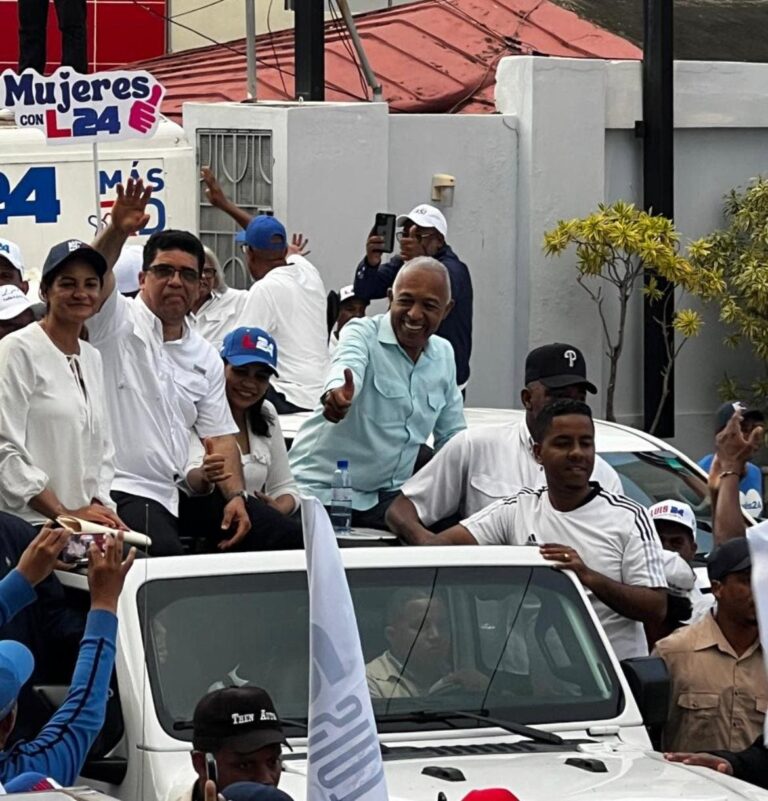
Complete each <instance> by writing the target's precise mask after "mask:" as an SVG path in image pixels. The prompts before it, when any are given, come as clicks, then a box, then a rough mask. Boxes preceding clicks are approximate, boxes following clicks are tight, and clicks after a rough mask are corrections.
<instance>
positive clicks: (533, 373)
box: [525, 342, 597, 393]
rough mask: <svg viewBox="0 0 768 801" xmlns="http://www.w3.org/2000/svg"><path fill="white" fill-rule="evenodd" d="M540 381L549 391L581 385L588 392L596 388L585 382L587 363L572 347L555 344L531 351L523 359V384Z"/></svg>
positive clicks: (576, 349)
mask: <svg viewBox="0 0 768 801" xmlns="http://www.w3.org/2000/svg"><path fill="white" fill-rule="evenodd" d="M532 381H540V382H541V383H542V384H544V386H545V387H548V388H549V389H560V388H561V387H571V386H573V385H574V384H583V385H584V386H585V387H586V389H587V391H588V392H592V393H595V392H597V388H596V387H595V385H594V384H592V383H591V382H589V381H587V363H586V362H585V361H584V356H583V354H582V352H581V351H580V350H579V349H578V348H575V347H574V346H573V345H566V344H564V343H562V342H555V343H554V344H553V345H542V347H540V348H535V349H534V350H532V351H531V352H530V353H529V354H528V356H526V358H525V383H526V384H530V383H531V382H532Z"/></svg>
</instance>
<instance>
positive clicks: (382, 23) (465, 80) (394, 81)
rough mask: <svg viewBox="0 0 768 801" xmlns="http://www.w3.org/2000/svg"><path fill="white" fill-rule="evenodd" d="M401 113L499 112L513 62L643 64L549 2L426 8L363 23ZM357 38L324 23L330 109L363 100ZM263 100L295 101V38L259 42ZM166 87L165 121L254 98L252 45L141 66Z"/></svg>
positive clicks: (389, 96) (428, 1) (487, 1)
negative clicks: (504, 71) (188, 109)
mask: <svg viewBox="0 0 768 801" xmlns="http://www.w3.org/2000/svg"><path fill="white" fill-rule="evenodd" d="M355 19H356V22H357V26H358V30H359V33H360V37H361V39H362V40H363V44H364V46H365V50H366V53H367V55H368V59H369V61H370V63H371V66H372V68H373V70H374V72H375V73H376V75H377V77H378V78H379V80H380V81H381V83H382V86H383V89H384V99H385V100H387V101H388V102H389V105H390V108H391V109H392V110H393V111H400V112H421V113H452V112H464V113H477V112H492V111H494V102H493V87H494V83H495V78H496V65H497V64H498V62H499V60H500V59H501V58H502V57H504V56H509V55H520V54H522V55H531V54H533V55H546V56H565V57H571V58H607V59H639V58H641V57H642V53H641V51H640V50H639V49H638V48H637V47H635V45H633V44H631V43H630V42H628V41H626V40H625V39H622V38H621V37H619V36H616V35H615V34H612V33H609V32H608V31H606V30H603V29H602V28H599V27H597V26H596V25H594V24H592V23H591V22H587V21H586V20H583V19H580V18H579V17H578V16H576V15H575V14H573V13H572V12H570V11H566V10H565V9H563V8H560V7H559V6H557V5H555V4H554V3H552V2H549V0H422V2H417V3H411V4H409V5H404V6H397V7H395V8H391V9H386V10H383V11H374V12H370V13H368V14H362V15H360V16H358V17H356V18H355ZM352 52H353V51H352V49H351V43H350V41H349V37H348V36H347V35H346V32H344V35H341V34H340V32H339V28H338V27H336V26H334V24H333V22H328V23H327V24H326V51H325V70H326V100H335V101H350V100H364V99H367V98H369V97H370V92H369V91H368V90H367V88H366V87H365V86H364V83H363V80H362V78H361V75H360V72H359V71H358V68H357V65H356V61H354V59H353V56H352ZM256 55H257V59H258V64H257V79H258V93H257V94H258V98H259V99H260V100H291V99H293V75H294V59H293V31H292V30H288V31H280V32H277V33H273V34H266V35H263V36H259V37H257V40H256ZM135 66H141V67H142V68H144V69H148V70H150V71H151V72H152V73H153V74H154V75H155V76H156V77H157V78H158V79H159V80H160V81H161V82H162V83H163V84H164V85H165V87H166V95H165V100H164V103H163V112H164V113H165V114H166V115H168V116H169V117H171V118H175V119H177V120H178V119H180V117H181V104H182V103H184V102H186V101H200V102H216V101H226V100H234V101H240V100H243V99H245V96H246V60H245V39H238V40H235V41H233V42H228V43H226V44H220V45H212V46H210V47H202V48H197V49H195V50H187V51H184V52H182V53H175V54H172V55H168V56H162V57H160V58H156V59H151V60H149V61H143V62H140V64H137V65H135Z"/></svg>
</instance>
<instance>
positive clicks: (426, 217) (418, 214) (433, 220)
mask: <svg viewBox="0 0 768 801" xmlns="http://www.w3.org/2000/svg"><path fill="white" fill-rule="evenodd" d="M408 220H410V221H411V222H412V223H415V224H416V225H418V226H419V228H434V229H435V230H436V231H439V232H440V233H441V234H442V235H443V237H446V236H448V223H447V222H446V219H445V217H444V216H443V212H442V211H440V209H436V208H435V207H434V206H430V205H429V204H427V203H422V204H421V205H420V206H416V208H415V209H414V210H413V211H411V212H410V213H409V214H401V215H400V216H399V217H398V218H397V224H398V225H399V226H402V225H405V223H406V222H407V221H408Z"/></svg>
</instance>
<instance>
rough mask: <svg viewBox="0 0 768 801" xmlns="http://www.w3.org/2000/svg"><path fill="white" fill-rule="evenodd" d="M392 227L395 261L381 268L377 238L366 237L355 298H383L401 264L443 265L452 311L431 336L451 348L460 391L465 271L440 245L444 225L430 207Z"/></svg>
mask: <svg viewBox="0 0 768 801" xmlns="http://www.w3.org/2000/svg"><path fill="white" fill-rule="evenodd" d="M397 224H398V226H402V229H403V230H402V232H400V233H399V234H398V239H399V241H400V255H399V256H393V257H392V258H391V259H390V260H389V261H388V262H386V263H385V264H382V263H381V254H382V245H383V243H384V240H383V238H382V237H380V236H376V235H375V234H371V236H369V237H368V241H367V242H366V243H365V258H364V259H363V260H362V261H361V262H360V264H359V265H358V266H357V272H356V273H355V283H354V293H355V296H356V297H358V298H363V299H364V300H374V299H376V298H385V297H386V296H387V291H388V290H389V288H390V287H391V286H392V284H394V282H395V276H396V275H397V274H398V272H399V271H400V268H401V267H402V266H403V264H405V262H406V261H410V260H411V259H414V258H416V257H417V256H431V257H432V258H434V259H437V260H438V261H439V262H441V263H442V264H444V265H445V268H446V269H447V270H448V276H449V277H450V279H451V296H452V298H453V302H454V306H453V309H452V310H451V312H450V313H449V314H448V316H447V317H446V318H445V319H444V320H443V322H442V323H441V325H440V328H438V329H437V334H438V336H441V337H444V338H445V339H447V340H448V341H449V342H450V343H451V345H453V354H454V357H455V359H456V383H457V384H458V385H459V388H460V389H464V386H465V385H466V383H467V381H469V357H470V356H471V355H472V279H471V278H470V277H469V270H468V269H467V265H466V264H464V262H463V261H461V260H460V259H459V257H458V256H457V255H456V254H455V253H454V252H453V250H452V249H451V247H450V245H447V244H446V242H445V238H446V236H448V223H447V222H446V220H445V217H444V216H443V213H442V212H441V211H440V210H439V209H436V208H435V207H434V206H429V205H427V204H426V203H422V204H421V205H420V206H416V208H415V209H414V210H413V211H411V212H410V213H409V214H403V215H401V216H400V217H398V218H397Z"/></svg>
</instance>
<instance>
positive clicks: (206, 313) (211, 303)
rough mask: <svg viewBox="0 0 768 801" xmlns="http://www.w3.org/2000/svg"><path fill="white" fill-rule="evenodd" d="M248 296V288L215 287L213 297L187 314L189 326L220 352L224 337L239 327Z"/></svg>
mask: <svg viewBox="0 0 768 801" xmlns="http://www.w3.org/2000/svg"><path fill="white" fill-rule="evenodd" d="M247 297H248V290H246V289H232V287H227V290H226V292H219V291H218V290H216V289H214V290H213V291H212V292H211V297H210V298H208V300H206V301H205V303H203V305H202V306H201V307H200V308H199V309H198V310H197V311H196V312H190V313H189V314H188V315H187V322H188V323H189V327H190V328H192V329H193V330H195V331H197V333H198V334H200V336H201V337H202V338H203V339H205V340H207V341H208V342H210V343H211V345H213V347H214V348H215V349H216V352H217V353H218V351H220V350H221V345H222V342H223V341H224V337H225V336H226V335H227V334H228V333H229V332H230V331H232V330H233V329H234V328H237V321H238V319H239V318H240V314H241V313H242V311H243V306H244V305H245V299H246V298H247Z"/></svg>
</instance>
